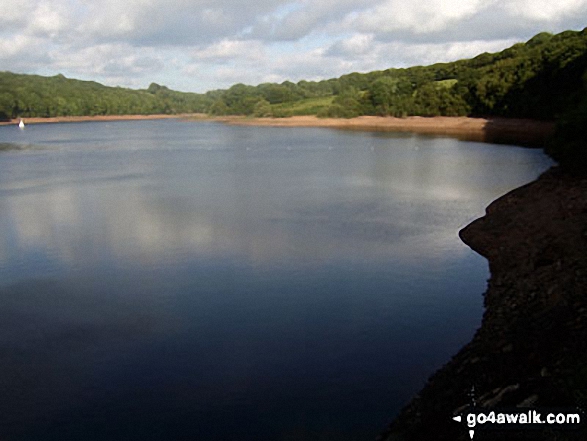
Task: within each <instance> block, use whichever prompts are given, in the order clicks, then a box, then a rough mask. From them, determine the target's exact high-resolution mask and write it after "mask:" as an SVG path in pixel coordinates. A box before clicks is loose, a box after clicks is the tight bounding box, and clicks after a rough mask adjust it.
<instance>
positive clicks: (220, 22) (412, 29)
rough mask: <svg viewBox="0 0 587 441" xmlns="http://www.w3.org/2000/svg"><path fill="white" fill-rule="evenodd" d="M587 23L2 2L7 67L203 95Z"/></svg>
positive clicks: (234, 4)
mask: <svg viewBox="0 0 587 441" xmlns="http://www.w3.org/2000/svg"><path fill="white" fill-rule="evenodd" d="M586 16H587V0H559V1H557V2H553V1H551V0H484V1H481V0H469V1H466V2H463V1H457V0H429V1H428V2H411V1H407V0H255V1H252V2H242V0H124V1H121V0H20V1H19V2H18V3H14V2H12V3H11V2H8V1H0V70H11V71H16V72H26V73H40V74H46V75H54V74H56V73H64V74H65V75H67V76H71V77H78V78H82V79H93V80H96V81H100V82H104V83H105V84H109V85H122V86H139V87H146V86H147V85H148V84H149V83H150V82H153V81H155V82H157V83H160V84H166V85H168V86H169V87H174V88H178V89H179V90H194V91H200V92H203V91H205V90H207V89H214V88H218V87H228V86H230V84H229V83H228V81H232V82H246V83H252V84H257V83H259V82H263V81H276V80H279V81H282V80H285V79H289V80H292V81H297V80H299V79H310V80H311V79H321V78H332V77H336V76H339V75H341V74H344V73H348V72H350V71H368V70H375V69H378V70H379V69H386V68H389V67H405V66H409V65H413V64H427V63H430V62H437V61H451V60H454V59H457V58H462V57H470V56H474V55H476V54H477V53H479V51H497V50H500V49H503V48H505V47H507V46H508V45H510V44H512V43H514V42H517V41H524V40H527V39H528V38H530V37H531V36H533V35H534V34H536V33H538V32H542V31H548V32H560V31H562V30H565V29H581V28H582V27H584V26H585V23H584V17H586Z"/></svg>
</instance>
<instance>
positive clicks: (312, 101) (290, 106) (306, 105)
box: [271, 96, 334, 116]
mask: <svg viewBox="0 0 587 441" xmlns="http://www.w3.org/2000/svg"><path fill="white" fill-rule="evenodd" d="M333 99H334V97H333V96H326V97H319V98H305V99H303V100H299V101H293V102H288V103H280V104H273V105H272V106H271V107H272V109H273V113H276V112H277V113H281V114H283V113H288V112H289V114H290V115H292V116H294V115H317V114H318V112H320V111H321V110H322V109H324V108H325V107H328V106H329V105H330V104H332V100H333Z"/></svg>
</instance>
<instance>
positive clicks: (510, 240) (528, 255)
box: [378, 167, 587, 441]
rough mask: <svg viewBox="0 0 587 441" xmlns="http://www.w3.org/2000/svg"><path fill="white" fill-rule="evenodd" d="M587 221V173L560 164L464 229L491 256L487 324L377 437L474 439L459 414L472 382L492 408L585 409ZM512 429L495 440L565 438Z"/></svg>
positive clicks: (468, 401)
mask: <svg viewBox="0 0 587 441" xmlns="http://www.w3.org/2000/svg"><path fill="white" fill-rule="evenodd" d="M586 225H587V178H585V177H583V178H581V177H576V176H572V175H568V174H565V173H563V172H562V171H561V170H560V168H558V167H553V168H551V169H549V170H548V171H546V172H545V173H543V174H542V175H541V176H540V177H539V178H537V179H536V180H535V181H532V182H530V183H529V184H526V185H524V186H522V187H519V188H516V189H514V190H512V191H511V192H509V193H507V194H505V195H504V196H501V197H499V198H498V199H496V200H495V201H494V202H492V203H491V204H490V205H489V206H488V207H487V209H486V214H485V216H483V217H481V218H479V219H477V220H475V221H473V222H471V223H470V224H469V225H467V226H466V227H465V228H463V229H462V230H461V231H460V232H459V236H460V238H461V240H462V241H463V242H464V243H465V244H467V245H468V246H469V247H470V248H471V249H473V250H474V251H476V252H477V253H478V254H480V255H482V256H483V257H485V258H486V259H487V260H488V263H489V270H490V273H491V276H490V279H489V281H488V284H487V290H486V292H485V294H484V313H483V319H482V322H481V326H480V327H479V328H478V330H477V331H476V333H475V335H474V336H473V338H472V340H471V341H470V342H469V343H467V344H466V345H465V346H464V347H462V348H461V349H460V350H459V352H458V353H457V354H456V355H455V356H454V357H453V358H452V359H451V360H450V361H449V362H448V363H447V364H446V365H445V366H443V367H442V368H440V369H438V370H437V371H436V372H435V373H434V374H433V375H432V376H431V377H430V378H429V380H428V382H427V383H426V385H425V386H424V387H423V388H422V389H421V390H420V392H419V393H418V394H417V395H416V396H415V397H414V398H413V399H412V400H411V402H410V403H409V404H407V406H406V407H404V409H403V410H402V411H401V412H400V413H399V415H398V416H396V417H395V419H394V420H393V422H392V423H391V424H390V426H389V427H388V428H387V430H386V431H385V432H384V433H382V434H381V435H380V437H379V438H378V439H379V440H381V441H396V440H398V441H399V440H402V441H419V440H424V439H434V440H437V441H457V440H458V441H465V440H468V439H469V435H468V427H466V425H463V424H458V423H455V422H454V421H453V420H452V418H453V416H456V415H466V414H467V411H468V410H469V409H470V408H471V407H472V406H471V405H472V398H471V393H472V392H471V391H472V390H474V397H475V406H476V407H477V409H478V410H479V409H483V411H485V413H486V414H487V413H488V412H490V411H492V410H495V412H499V411H500V409H501V410H503V409H508V408H510V409H512V408H516V407H518V408H519V407H528V408H533V409H537V410H538V411H540V409H541V408H542V409H543V410H544V409H545V408H565V409H569V410H571V411H573V410H574V411H576V410H577V409H578V408H584V406H585V399H586V398H587V389H585V386H586V385H587V370H586V369H585V366H587V355H586V354H587V297H586V296H585V294H586V293H587V228H586ZM463 418H464V417H463ZM514 427H515V428H516V430H515V431H511V430H510V431H507V432H503V431H496V432H493V434H494V435H495V438H491V439H503V438H501V436H505V435H507V439H508V440H529V439H532V440H534V441H547V440H548V441H550V440H553V439H559V438H556V433H557V431H556V427H554V426H553V427H551V430H548V429H545V431H540V430H536V431H527V430H523V428H521V427H520V426H512V427H511V428H514ZM479 429H480V430H482V428H479ZM567 433H568V434H572V437H571V436H569V437H568V438H564V439H565V440H567V439H568V440H573V441H574V440H579V439H587V438H586V436H587V427H586V426H585V425H584V424H583V425H582V426H581V427H580V428H579V429H578V430H576V431H572V432H565V434H567ZM483 439H485V438H483ZM488 439H489V438H488ZM561 439H563V438H561Z"/></svg>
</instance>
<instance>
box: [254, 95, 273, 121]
mask: <svg viewBox="0 0 587 441" xmlns="http://www.w3.org/2000/svg"><path fill="white" fill-rule="evenodd" d="M253 116H255V117H256V118H266V117H270V116H273V111H272V110H271V104H270V103H269V101H267V100H265V99H261V100H259V101H258V102H257V104H255V108H254V109H253Z"/></svg>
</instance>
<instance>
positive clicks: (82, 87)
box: [0, 72, 212, 119]
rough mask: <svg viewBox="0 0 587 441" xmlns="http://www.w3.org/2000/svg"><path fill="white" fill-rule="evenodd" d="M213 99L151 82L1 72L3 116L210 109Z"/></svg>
mask: <svg viewBox="0 0 587 441" xmlns="http://www.w3.org/2000/svg"><path fill="white" fill-rule="evenodd" d="M211 104H212V101H211V98H209V97H207V96H206V95H201V94H197V93H183V92H175V91H173V90H170V89H168V88H167V87H165V86H160V85H158V84H154V83H153V84H151V85H150V86H149V88H148V89H147V90H131V89H125V88H121V87H107V86H103V85H102V84H99V83H96V82H93V81H80V80H72V79H68V78H65V77H64V76H63V75H56V76H54V77H42V76H38V75H19V74H14V73H10V72H0V119H9V118H17V117H48V116H81V115H84V116H85V115H92V116H93V115H128V114H137V115H148V114H156V113H164V114H174V113H186V112H189V113H193V112H206V111H207V110H208V108H209V107H210V106H211Z"/></svg>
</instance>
